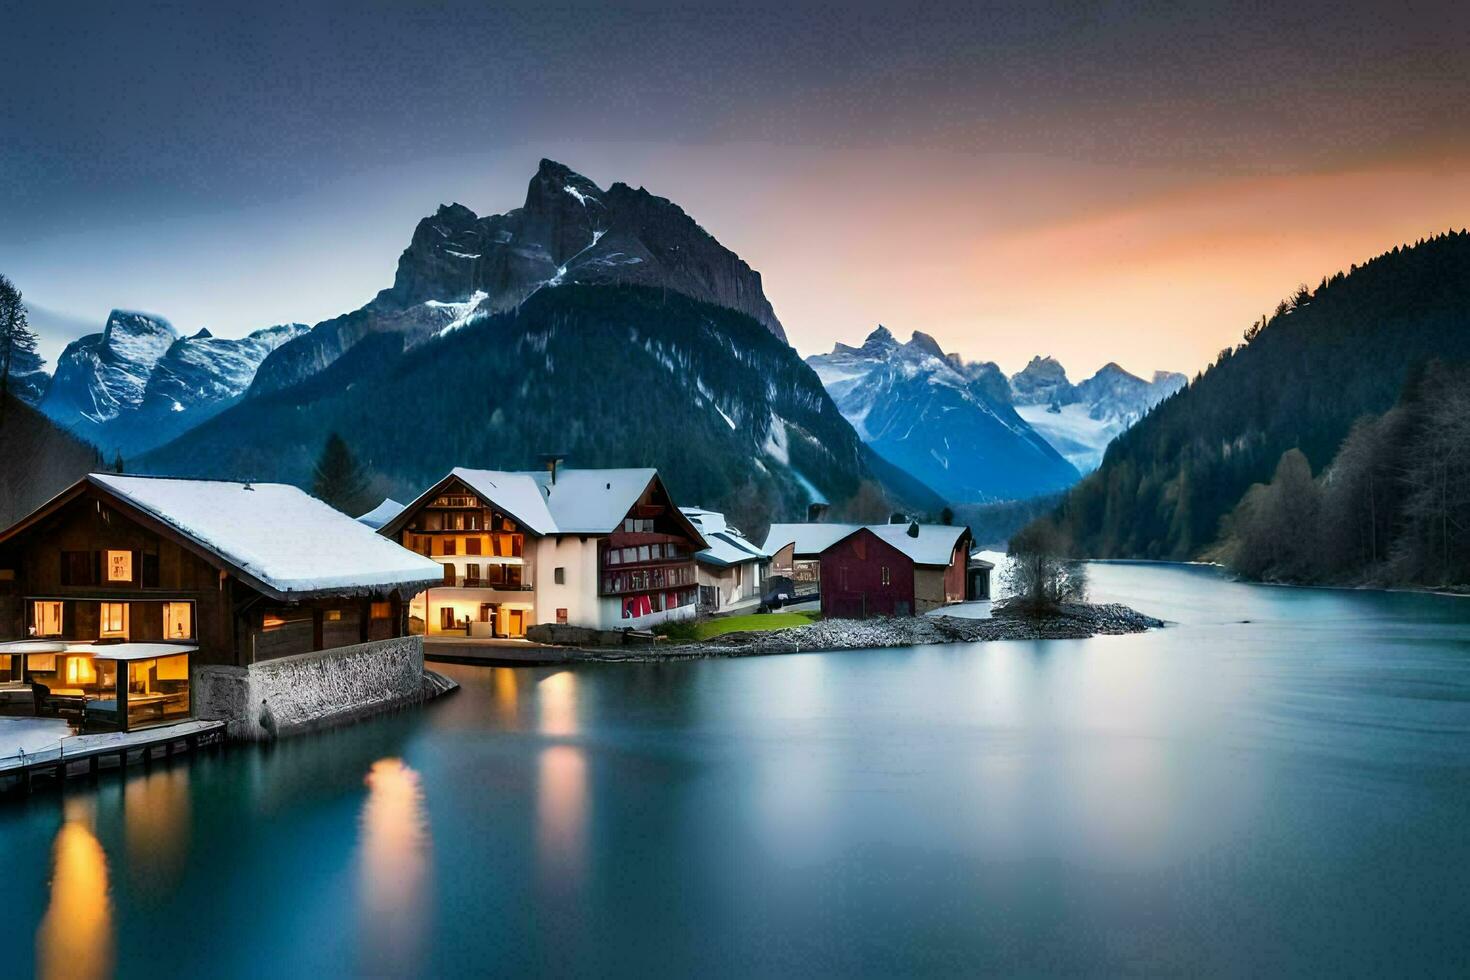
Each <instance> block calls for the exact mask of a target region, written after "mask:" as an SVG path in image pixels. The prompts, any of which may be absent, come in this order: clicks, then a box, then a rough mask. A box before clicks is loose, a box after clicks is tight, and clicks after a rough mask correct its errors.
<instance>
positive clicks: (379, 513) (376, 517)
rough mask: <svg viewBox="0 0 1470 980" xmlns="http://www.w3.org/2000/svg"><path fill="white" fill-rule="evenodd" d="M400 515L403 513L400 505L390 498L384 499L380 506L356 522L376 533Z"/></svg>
mask: <svg viewBox="0 0 1470 980" xmlns="http://www.w3.org/2000/svg"><path fill="white" fill-rule="evenodd" d="M401 513H403V505H402V504H400V503H399V502H398V501H396V500H394V499H393V498H392V497H384V498H383V502H382V503H381V504H379V505H378V506H376V507H374V508H373V509H372V510H370V511H368V512H367V513H366V514H363V515H361V516H360V517H358V521H359V522H360V523H363V524H366V525H367V526H368V527H370V528H372V529H373V530H374V531H376V530H377V529H378V528H380V527H382V526H383V525H384V524H387V523H388V522H389V521H391V520H393V518H395V517H397V516H398V515H399V514H401Z"/></svg>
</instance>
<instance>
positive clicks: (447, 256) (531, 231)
mask: <svg viewBox="0 0 1470 980" xmlns="http://www.w3.org/2000/svg"><path fill="white" fill-rule="evenodd" d="M572 283H583V284H590V285H614V284H624V285H641V286H652V287H655V288H658V289H664V290H669V291H672V292H676V293H680V294H682V295H684V296H688V297H690V298H692V299H696V300H701V301H704V302H707V303H712V304H715V305H717V306H723V307H726V308H727V309H731V310H736V311H738V312H741V313H744V314H746V315H748V316H750V317H751V318H753V319H754V320H755V321H756V322H758V323H760V324H761V325H762V326H763V327H765V328H766V329H767V330H768V331H769V332H770V333H771V334H772V335H773V336H775V337H776V338H777V339H778V340H781V341H783V342H784V341H785V339H786V334H785V331H784V330H783V329H782V327H781V323H780V321H779V320H778V319H776V314H775V311H774V310H772V308H771V304H770V302H769V301H768V300H767V299H766V296H765V292H764V290H763V289H762V287H761V277H760V273H758V272H756V271H755V270H753V269H752V268H751V267H750V266H749V265H747V264H746V263H745V262H744V261H742V260H741V258H740V257H739V256H738V255H736V254H735V253H734V252H731V251H730V250H729V249H727V248H725V247H724V246H723V245H721V244H720V243H719V242H718V241H716V240H715V239H714V237H713V236H712V235H710V234H709V233H708V232H707V231H705V230H704V229H703V228H701V227H700V226H699V225H698V224H696V223H695V221H694V219H693V218H690V217H689V216H688V215H687V214H685V213H684V211H683V210H682V209H681V208H679V206H678V205H676V204H674V203H673V202H671V201H669V200H667V199H665V198H662V197H655V196H654V195H652V194H650V193H649V192H648V191H646V190H644V189H643V188H638V189H637V190H634V189H633V188H631V187H629V186H628V185H627V184H623V183H615V184H613V185H612V186H610V187H609V188H607V190H603V189H602V188H600V187H598V186H597V185H596V184H594V183H593V182H592V181H590V180H588V179H587V178H586V177H583V176H582V175H581V174H578V173H575V172H573V171H572V170H570V169H568V168H567V167H565V166H563V165H562V164H560V163H556V162H554V161H552V160H542V161H541V164H540V167H539V168H538V169H537V171H536V174H535V176H533V177H532V178H531V181H530V185H529V186H528V187H527V189H526V199H525V203H524V204H523V205H522V206H521V207H519V208H516V209H515V210H512V211H508V212H506V213H504V214H493V215H489V216H486V217H483V218H482V217H479V216H478V215H476V214H475V212H473V211H471V210H470V209H469V208H467V207H465V206H464V205H462V204H451V205H441V206H440V207H439V209H438V211H437V212H435V213H434V214H433V215H431V216H430V217H427V218H424V219H423V220H422V221H420V222H419V224H418V227H417V228H416V229H415V230H414V234H413V239H412V240H411V241H410V243H409V246H408V248H407V249H405V250H404V252H403V255H402V256H401V257H400V258H399V260H398V271H397V274H396V275H395V276H394V280H393V285H392V287H391V288H389V289H385V290H383V291H382V292H380V293H378V295H377V296H376V297H375V298H374V299H373V300H372V302H370V303H368V304H367V305H366V306H364V307H362V308H361V309H359V310H356V311H354V312H352V313H348V314H346V315H344V316H340V317H337V318H335V319H333V320H328V321H326V322H324V323H320V324H317V326H316V327H315V328H313V329H312V331H311V332H310V333H309V334H308V335H306V336H303V337H300V338H298V339H296V340H294V341H293V342H291V343H288V344H285V345H283V346H282V347H281V349H280V350H278V351H276V352H275V353H273V354H272V355H271V356H270V357H268V358H267V359H266V361H265V363H264V364H262V365H261V368H260V371H259V374H258V375H257V377H256V379H255V382H254V385H253V386H252V389H251V390H252V392H253V393H255V394H264V393H267V392H271V391H278V390H280V389H282V388H285V387H289V386H290V385H293V384H296V383H298V382H300V381H303V380H305V379H306V378H308V377H310V376H311V375H313V374H315V373H317V372H319V371H321V370H323V369H324V368H326V367H327V366H328V365H330V364H331V363H332V362H333V361H335V360H336V359H337V358H339V357H341V356H342V355H343V354H344V353H346V352H347V351H349V350H351V349H352V347H353V346H354V345H355V344H357V343H359V342H360V341H362V340H363V339H364V338H365V337H368V336H370V335H373V334H380V333H396V334H401V335H402V336H403V339H404V343H405V344H406V345H407V346H409V347H413V346H416V345H418V344H422V343H425V342H427V341H429V340H432V339H433V338H434V337H436V336H438V335H439V334H440V333H442V332H444V331H446V330H454V329H458V328H459V327H461V326H463V325H464V324H466V323H469V322H472V321H474V320H476V319H479V318H484V317H489V316H493V315H494V314H497V313H504V312H507V311H510V310H514V309H515V308H516V307H518V306H520V304H522V303H524V302H525V301H526V300H527V299H529V298H530V297H531V296H533V295H535V294H537V293H538V292H541V291H543V290H546V289H555V288H557V287H560V286H564V285H569V284H572Z"/></svg>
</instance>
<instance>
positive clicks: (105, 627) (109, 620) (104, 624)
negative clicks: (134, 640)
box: [97, 602, 128, 640]
mask: <svg viewBox="0 0 1470 980" xmlns="http://www.w3.org/2000/svg"><path fill="white" fill-rule="evenodd" d="M99 605H100V607H101V609H100V613H101V615H100V622H99V624H98V630H97V635H98V636H100V637H102V638H103V639H111V638H114V637H120V638H122V639H124V640H126V639H127V638H128V604H127V603H126V602H103V603H99Z"/></svg>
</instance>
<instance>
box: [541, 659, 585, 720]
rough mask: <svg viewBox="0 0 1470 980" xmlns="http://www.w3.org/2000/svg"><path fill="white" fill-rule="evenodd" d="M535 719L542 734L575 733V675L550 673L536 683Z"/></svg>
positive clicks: (567, 672) (564, 672)
mask: <svg viewBox="0 0 1470 980" xmlns="http://www.w3.org/2000/svg"><path fill="white" fill-rule="evenodd" d="M536 696H537V710H538V714H537V719H538V722H539V728H540V731H541V734H543V735H575V734H577V675H576V674H573V673H572V672H571V671H569V670H564V671H561V672H560V673H557V674H552V675H551V676H550V677H547V678H545V679H543V680H542V681H541V683H540V684H538V685H536Z"/></svg>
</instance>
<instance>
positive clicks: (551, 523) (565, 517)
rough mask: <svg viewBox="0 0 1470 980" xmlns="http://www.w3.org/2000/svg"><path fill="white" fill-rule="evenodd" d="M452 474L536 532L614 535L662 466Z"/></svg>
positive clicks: (462, 471) (458, 469)
mask: <svg viewBox="0 0 1470 980" xmlns="http://www.w3.org/2000/svg"><path fill="white" fill-rule="evenodd" d="M450 475H451V476H454V477H458V478H459V479H460V480H461V481H463V482H464V484H465V485H466V486H468V487H470V488H471V489H473V490H474V491H475V492H476V493H478V494H479V495H480V496H482V497H484V498H485V499H486V500H488V501H491V502H492V503H494V504H495V506H496V507H498V508H500V509H501V510H503V511H505V512H506V513H507V514H509V515H511V516H512V517H514V518H515V519H516V520H517V521H518V522H519V523H520V524H521V525H522V526H523V527H525V528H527V529H528V530H530V531H533V532H535V533H536V534H541V535H546V534H609V533H611V532H613V531H615V530H617V529H618V527H619V526H620V525H621V524H622V523H623V518H625V517H627V516H628V511H630V510H632V509H633V505H634V504H636V503H638V500H639V498H640V497H642V496H643V491H644V490H647V489H648V485H649V484H650V483H652V482H653V480H654V478H655V477H656V476H657V475H658V471H657V470H655V469H652V468H649V467H640V468H637V469H606V470H578V469H566V468H562V469H558V470H557V474H556V482H555V483H554V484H553V483H552V482H551V474H550V472H548V471H546V470H529V471H516V470H472V469H468V468H466V467H463V466H457V467H455V468H454V469H453V470H451V471H450ZM440 483H443V481H442V480H441V481H440ZM438 486H439V484H435V485H434V487H431V488H430V489H429V490H426V491H425V492H424V493H422V494H420V495H419V497H418V498H417V499H415V500H414V502H413V503H411V504H409V505H408V508H407V509H412V508H414V507H417V506H418V505H419V504H420V503H421V502H422V501H423V500H424V498H425V497H427V496H429V495H430V494H432V493H435V491H436V490H437V488H438ZM390 520H391V519H390ZM384 523H387V522H384ZM696 530H697V528H696Z"/></svg>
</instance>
